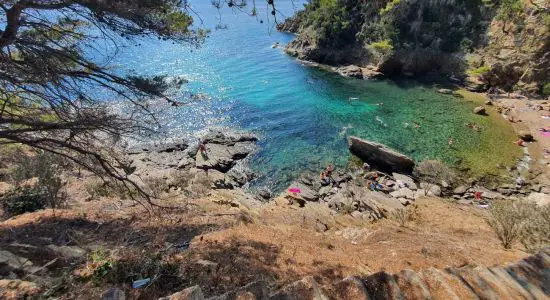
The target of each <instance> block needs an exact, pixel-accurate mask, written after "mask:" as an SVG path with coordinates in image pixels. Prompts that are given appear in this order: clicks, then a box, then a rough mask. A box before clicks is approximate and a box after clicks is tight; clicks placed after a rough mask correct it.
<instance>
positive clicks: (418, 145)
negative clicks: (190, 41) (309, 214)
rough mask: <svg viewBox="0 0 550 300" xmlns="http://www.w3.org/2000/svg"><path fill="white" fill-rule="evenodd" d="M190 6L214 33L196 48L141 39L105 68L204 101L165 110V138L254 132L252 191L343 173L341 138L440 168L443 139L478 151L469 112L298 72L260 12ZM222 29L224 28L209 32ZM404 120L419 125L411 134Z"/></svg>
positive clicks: (398, 87) (404, 86)
mask: <svg viewBox="0 0 550 300" xmlns="http://www.w3.org/2000/svg"><path fill="white" fill-rule="evenodd" d="M196 2H198V1H196ZM277 3H278V9H279V10H280V11H281V12H282V13H283V14H285V15H287V16H289V15H291V14H292V13H293V12H294V8H293V6H292V4H291V2H290V0H286V1H285V0H280V1H277ZM194 4H195V5H194V8H195V10H196V11H197V12H198V13H199V14H200V16H201V18H202V19H203V20H204V25H201V26H205V27H208V28H212V32H211V34H210V37H209V38H208V39H207V40H206V42H205V43H204V44H203V45H202V46H201V47H199V48H195V47H191V46H188V45H181V44H173V43H171V42H165V41H159V40H156V39H155V40H142V41H138V44H139V45H133V44H127V45H126V46H125V47H123V48H121V49H120V52H119V53H118V54H117V56H116V57H115V59H114V61H113V62H112V64H113V65H114V66H118V67H119V69H118V70H119V72H121V73H137V74H141V75H161V74H165V75H170V76H183V77H185V78H186V79H188V80H189V83H188V84H187V85H186V86H185V89H186V91H188V92H192V93H204V94H207V95H209V96H210V97H211V99H209V100H203V101H199V102H196V103H194V104H190V105H187V106H184V107H177V108H166V109H165V110H164V111H163V113H162V114H161V121H162V123H163V124H165V129H167V130H169V131H170V132H171V133H172V134H173V135H177V136H182V137H184V136H189V135H193V136H196V135H197V134H199V133H200V132H201V130H204V129H205V128H209V127H225V128H234V129H237V130H246V131H252V132H255V133H257V134H258V135H259V136H260V138H261V139H260V142H259V146H260V149H259V151H258V152H257V153H256V154H255V155H254V156H253V157H251V158H250V166H251V167H252V168H253V169H254V170H255V171H257V172H258V173H259V174H260V175H261V177H260V179H259V180H258V181H257V182H256V185H268V186H271V187H272V188H274V189H275V190H278V189H280V188H282V187H284V186H285V185H287V184H288V183H289V182H290V181H291V180H292V179H294V178H295V177H296V176H298V175H299V174H300V173H301V172H304V171H306V170H314V171H318V170H321V169H322V168H324V167H325V166H326V164H328V163H329V162H332V163H334V164H335V165H336V166H337V167H345V166H346V165H347V164H348V162H349V160H350V155H349V153H348V150H347V141H346V140H347V137H348V136H349V135H357V136H360V137H363V138H366V139H371V140H375V141H379V142H382V143H385V144H387V145H389V146H391V147H393V148H395V149H396V150H399V151H402V152H404V153H406V154H408V155H411V156H413V157H414V158H415V159H426V158H439V159H443V160H445V161H452V160H453V159H454V158H455V153H454V152H453V150H452V149H450V148H449V147H448V145H447V140H448V137H449V136H451V135H452V136H453V139H455V141H457V140H458V141H460V140H461V139H462V142H461V143H459V144H462V145H464V146H466V147H471V146H475V144H476V143H477V141H476V137H475V136H473V135H472V134H471V133H470V132H467V131H466V129H464V122H465V120H466V119H467V118H469V116H470V115H471V105H468V104H463V103H459V101H458V100H456V98H453V97H450V96H446V95H441V94H438V93H436V92H435V90H434V89H433V88H430V87H423V86H422V85H420V84H418V83H416V82H413V81H401V82H394V81H362V80H351V79H344V78H341V77H339V76H337V75H335V74H330V73H327V72H323V71H320V70H316V69H312V68H309V67H305V66H303V65H301V64H300V63H299V62H297V61H296V60H295V59H294V58H292V57H289V56H287V55H285V54H284V52H283V51H282V50H281V49H272V47H271V46H272V45H273V44H274V43H275V42H280V43H281V44H286V43H287V42H288V41H290V40H291V39H292V38H293V36H292V35H290V34H286V33H280V32H277V31H276V30H275V29H274V24H273V20H270V21H269V22H268V20H267V19H266V17H265V16H266V13H265V8H263V9H262V8H259V13H258V15H259V17H258V18H254V17H250V16H247V15H246V14H244V13H242V12H238V11H232V10H229V9H224V10H221V11H220V12H219V13H220V14H221V20H219V15H218V11H217V10H215V9H214V8H212V6H211V5H210V2H209V1H204V3H194ZM249 9H250V8H249ZM279 18H283V17H282V16H279ZM260 19H263V21H264V22H263V23H260ZM220 23H221V24H223V25H227V29H223V30H215V29H213V28H214V27H215V26H216V24H220ZM380 103H383V104H380ZM379 104H380V105H379ZM451 110H452V111H453V113H449V112H450V111H451ZM412 122H417V123H420V124H421V126H422V127H421V128H420V129H415V128H414V127H413V126H412Z"/></svg>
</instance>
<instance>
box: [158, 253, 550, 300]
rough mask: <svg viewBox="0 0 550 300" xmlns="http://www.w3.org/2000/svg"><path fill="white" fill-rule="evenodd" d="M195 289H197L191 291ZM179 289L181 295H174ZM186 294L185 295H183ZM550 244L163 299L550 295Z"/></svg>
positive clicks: (317, 299)
mask: <svg viewBox="0 0 550 300" xmlns="http://www.w3.org/2000/svg"><path fill="white" fill-rule="evenodd" d="M191 291H192V292H191ZM175 295H178V297H174V296H175ZM181 295H185V297H183V296H181ZM549 297H550V248H546V249H543V250H542V251H541V252H539V253H538V254H536V255H533V256H530V257H528V258H525V259H523V260H521V261H520V262H518V263H515V264H511V265H508V266H495V267H481V266H477V267H474V266H465V267H459V268H446V269H435V268H431V269H427V270H422V271H417V272H415V271H413V270H408V269H406V270H402V271H400V272H398V273H395V274H389V273H386V272H385V271H381V272H378V273H374V274H371V275H367V276H350V277H347V278H345V279H344V280H341V281H338V282H331V283H329V284H326V285H321V284H320V283H319V282H317V281H316V280H315V278H314V277H312V276H308V277H305V278H303V279H301V280H298V281H296V282H293V283H290V284H288V285H285V286H283V287H282V288H280V289H278V290H275V291H273V292H271V293H269V292H268V284H267V283H265V282H255V283H253V284H249V285H247V286H245V287H243V288H240V289H237V290H236V291H233V292H230V293H227V294H225V295H223V296H218V297H212V298H205V297H204V296H202V292H200V287H198V286H195V287H192V288H189V289H186V290H183V291H182V292H180V293H177V294H174V295H173V296H170V297H167V298H162V299H174V300H175V299H178V300H204V299H211V300H214V299H216V300H217V299H252V300H261V299H269V300H283V299H285V300H286V299H300V300H325V299H326V300H328V299H342V300H347V299H350V300H351V299H354V300H355V299H357V300H359V299H411V300H415V299H419V300H420V299H537V300H538V299H540V300H542V299H548V298H549Z"/></svg>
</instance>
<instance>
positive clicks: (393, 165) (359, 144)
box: [349, 136, 414, 173]
mask: <svg viewBox="0 0 550 300" xmlns="http://www.w3.org/2000/svg"><path fill="white" fill-rule="evenodd" d="M349 150H350V152H351V153H352V154H354V155H356V156H357V157H359V158H360V159H362V160H363V161H365V162H368V163H369V164H371V165H373V166H376V167H378V168H380V169H381V170H388V171H392V172H404V173H410V172H412V170H413V168H414V161H413V160H412V159H411V158H409V157H407V156H406V155H404V154H401V153H399V152H397V151H395V150H393V149H390V148H388V147H386V146H385V145H382V144H379V143H375V142H370V141H367V140H363V139H360V138H358V137H354V136H351V137H350V138H349Z"/></svg>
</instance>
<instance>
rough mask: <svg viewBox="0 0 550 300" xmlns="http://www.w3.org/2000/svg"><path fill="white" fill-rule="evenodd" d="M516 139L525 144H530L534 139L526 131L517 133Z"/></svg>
mask: <svg viewBox="0 0 550 300" xmlns="http://www.w3.org/2000/svg"><path fill="white" fill-rule="evenodd" d="M518 137H519V138H520V139H522V140H524V141H526V142H532V141H534V140H535V139H534V138H533V135H532V134H531V133H530V132H529V131H526V130H522V131H520V132H518Z"/></svg>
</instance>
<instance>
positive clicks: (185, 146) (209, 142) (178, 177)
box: [126, 130, 258, 194]
mask: <svg viewBox="0 0 550 300" xmlns="http://www.w3.org/2000/svg"><path fill="white" fill-rule="evenodd" d="M257 140H258V138H257V137H256V136H254V135H252V134H248V133H224V132H221V131H218V130H211V131H210V132H208V133H207V134H206V135H204V136H203V137H202V138H201V141H202V142H203V143H204V145H205V148H206V149H205V150H206V151H205V153H204V154H203V153H201V151H200V149H199V141H183V140H182V141H179V142H174V141H161V142H153V143H151V144H145V145H138V146H134V147H130V148H128V149H127V150H126V153H127V156H128V160H129V161H130V168H131V170H130V175H129V178H130V179H132V180H134V181H136V182H138V183H140V184H141V185H142V186H144V187H147V186H148V185H150V184H147V182H149V183H150V182H154V181H155V180H159V181H164V182H165V183H166V187H167V189H168V190H185V189H186V188H187V187H191V189H192V187H193V185H202V186H203V188H206V189H233V188H241V187H243V186H245V185H246V184H247V183H248V182H249V181H251V180H253V179H254V178H255V177H256V175H255V174H254V173H253V172H251V171H250V170H249V169H248V168H247V167H246V165H245V164H244V159H245V158H246V157H248V156H249V155H250V154H251V153H253V152H254V151H255V150H256V141H257ZM149 188H150V187H149ZM190 192H191V194H193V191H190Z"/></svg>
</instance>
